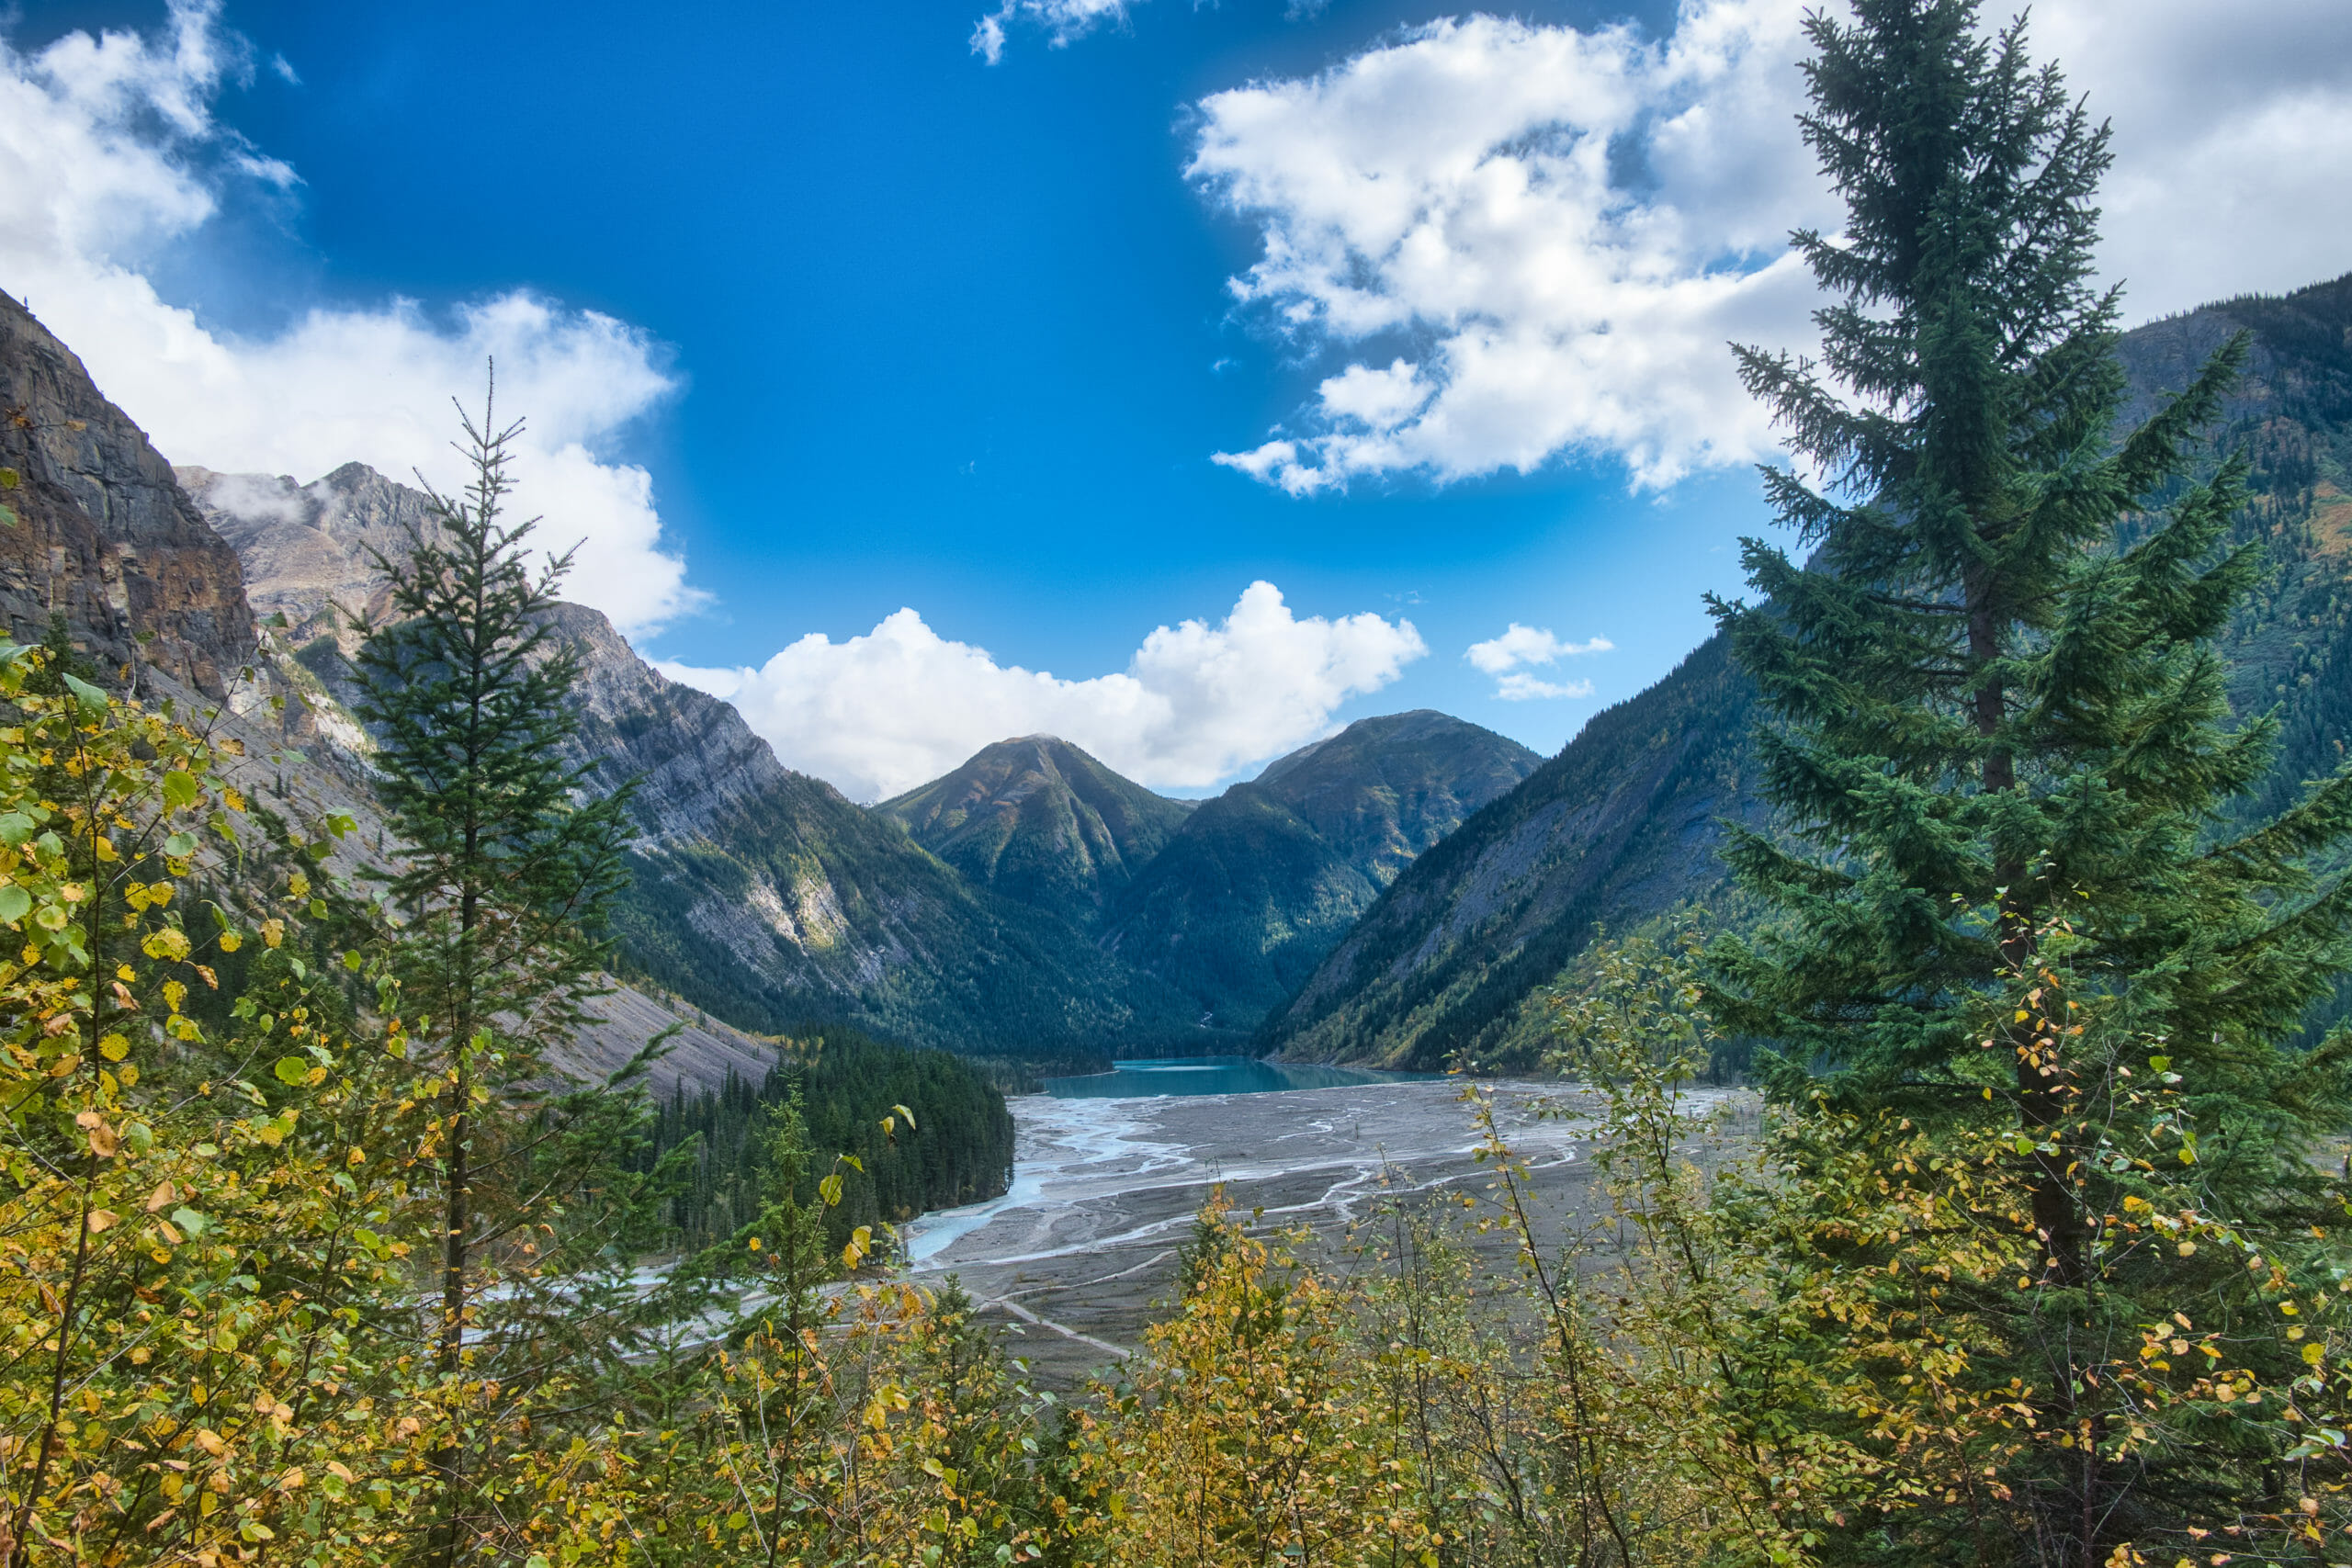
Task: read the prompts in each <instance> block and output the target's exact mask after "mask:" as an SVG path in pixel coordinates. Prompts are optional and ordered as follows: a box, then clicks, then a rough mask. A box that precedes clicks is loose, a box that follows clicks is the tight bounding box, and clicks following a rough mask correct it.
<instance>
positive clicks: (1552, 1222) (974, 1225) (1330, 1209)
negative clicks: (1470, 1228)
mask: <svg viewBox="0 0 2352 1568" xmlns="http://www.w3.org/2000/svg"><path fill="white" fill-rule="evenodd" d="M1480 1087H1481V1088H1482V1089H1487V1090H1490V1091H1491V1092H1492V1093H1493V1094H1494V1095H1495V1098H1496V1105H1497V1113H1498V1122H1500V1124H1501V1125H1502V1128H1503V1131H1504V1134H1505V1136H1506V1137H1507V1139H1508V1140H1509V1141H1510V1145H1511V1147H1512V1149H1513V1151H1514V1152H1515V1154H1516V1155H1517V1156H1518V1158H1519V1160H1520V1161H1521V1164H1522V1165H1524V1167H1525V1168H1527V1170H1528V1173H1529V1177H1530V1183H1531V1187H1532V1191H1533V1194H1534V1198H1535V1205H1534V1206H1535V1208H1536V1209H1537V1211H1538V1212H1539V1213H1540V1215H1541V1216H1542V1221H1541V1223H1543V1224H1546V1225H1549V1226H1551V1227H1555V1234H1553V1235H1547V1236H1546V1237H1545V1240H1546V1243H1547V1245H1549V1244H1554V1243H1556V1242H1557V1241H1558V1240H1559V1239H1560V1238H1561V1236H1562V1235H1564V1234H1565V1227H1566V1225H1567V1224H1569V1223H1570V1222H1571V1220H1576V1221H1578V1222H1579V1223H1591V1222H1593V1221H1597V1220H1598V1219H1599V1218H1600V1216H1601V1215H1602V1213H1604V1212H1605V1210H1606V1207H1607V1201H1606V1199H1605V1198H1604V1197H1603V1196H1602V1195H1601V1194H1600V1192H1599V1191H1597V1190H1595V1184H1594V1179H1593V1178H1594V1174H1595V1173H1594V1168H1593V1165H1592V1162H1591V1160H1590V1158H1589V1152H1590V1138H1589V1130H1588V1125H1589V1124H1588V1123H1587V1122H1586V1121H1585V1119H1584V1118H1583V1117H1582V1116H1581V1115H1580V1114H1579V1113H1578V1111H1579V1108H1578V1104H1577V1100H1576V1098H1575V1097H1574V1096H1573V1094H1568V1093H1564V1089H1566V1086H1564V1085H1560V1084H1556V1083H1555V1084H1550V1085H1537V1084H1532V1083H1524V1082H1510V1083H1489V1084H1485V1085H1481V1086H1480ZM1463 1088H1464V1085H1463V1084H1462V1082H1460V1081H1459V1080H1455V1081H1426V1080H1425V1081H1419V1082H1399V1083H1380V1084H1361V1085H1350V1086H1347V1087H1343V1088H1335V1089H1295V1090H1289V1091H1285V1092H1282V1093H1272V1094H1229V1095H1191V1096H1172V1095H1171V1096H1165V1097H1160V1098H1155V1099H1139V1100H1058V1099H1053V1098H1050V1097H1047V1096H1045V1095H1028V1096H1023V1097H1021V1098H1018V1099H1015V1100H1012V1101H1010V1102H1009V1103H1010V1104H1011V1106H1012V1114H1013V1119H1014V1123H1015V1126H1016V1128H1017V1130H1018V1145H1017V1150H1016V1156H1015V1157H1016V1164H1015V1168H1014V1172H1013V1180H1012V1190H1011V1191H1010V1192H1008V1193H1007V1194H1006V1195H1005V1196H1003V1197H1001V1198H999V1199H995V1200H993V1201H989V1202H986V1203H976V1204H972V1205H970V1206H968V1207H967V1208H962V1209H951V1210H947V1211H944V1212H942V1213H934V1214H930V1215H926V1216H925V1217H924V1218H922V1219H921V1220H918V1221H916V1222H915V1223H914V1224H912V1225H911V1226H910V1227H909V1239H908V1250H909V1253H910V1261H911V1264H912V1269H913V1272H914V1274H915V1275H916V1277H917V1278H918V1279H924V1280H930V1281H936V1280H939V1279H940V1278H942V1277H944V1275H946V1274H949V1273H953V1274H955V1275H956V1276H957V1277H958V1279H959V1280H960V1281H961V1283H962V1284H963V1286H964V1288H965V1289H966V1290H967V1291H968V1292H970V1293H971V1294H972V1296H973V1297H974V1298H975V1299H976V1300H978V1302H980V1303H983V1305H984V1306H985V1307H986V1308H987V1315H988V1316H989V1318H990V1319H991V1320H993V1321H998V1322H1001V1323H1004V1324H1006V1325H1007V1326H1009V1327H1012V1328H1013V1329H1014V1330H1015V1331H1016V1334H1017V1337H1015V1338H1014V1340H1013V1341H1012V1347H1011V1348H1012V1352H1013V1353H1014V1354H1015V1355H1018V1356H1021V1357H1023V1358H1024V1359H1027V1360H1028V1362H1029V1364H1030V1369H1031V1371H1032V1373H1033V1375H1034V1377H1035V1380H1036V1382H1038V1383H1039V1385H1040V1386H1043V1387H1046V1388H1052V1389H1057V1390H1062V1391H1067V1390H1069V1389H1070V1388H1073V1387H1075V1386H1076V1385H1077V1384H1079V1383H1080V1382H1082V1381H1083V1380H1084V1378H1085V1377H1086V1375H1087V1374H1088V1373H1090V1372H1092V1371H1097V1370H1099V1369H1102V1368H1103V1367H1105V1366H1107V1365H1109V1364H1110V1363H1112V1362H1114V1361H1115V1360H1118V1359H1122V1358H1124V1357H1125V1356H1126V1355H1127V1354H1129V1353H1130V1352H1132V1351H1133V1350H1134V1349H1136V1348H1137V1347H1138V1346H1139V1345H1140V1344H1141V1342H1142V1335H1143V1329H1144V1326H1145V1325H1146V1324H1147V1323H1148V1322H1149V1321H1150V1320H1151V1319H1152V1317H1153V1316H1154V1315H1155V1305H1156V1303H1166V1302H1168V1301H1169V1300H1170V1298H1171V1297H1172V1296H1173V1295H1174V1292H1175V1284H1174V1281H1175V1278H1176V1271H1177V1266H1178V1265H1177V1258H1178V1252H1179V1249H1180V1248H1181V1247H1182V1246H1183V1244H1184V1242H1185V1240H1186V1238H1187V1237H1188V1235H1190V1234H1191V1230H1192V1225H1193V1214H1194V1213H1195V1212H1196V1211H1197V1210H1198V1209H1199V1207H1200V1206H1201V1204H1202V1202H1203V1201H1204V1200H1205V1199H1206V1198H1207V1197H1208V1195H1209V1193H1210V1191H1211V1190H1212V1189H1213V1188H1214V1187H1215V1186H1216V1184H1217V1183H1218V1182H1223V1183H1224V1184H1225V1187H1226V1191H1227V1196H1228V1197H1229V1198H1230V1200H1231V1201H1232V1202H1233V1204H1234V1205H1235V1207H1236V1208H1237V1209H1239V1210H1243V1211H1250V1210H1257V1211H1260V1212H1261V1218H1262V1221H1263V1222H1264V1224H1266V1226H1267V1227H1268V1228H1270V1229H1272V1228H1279V1229H1295V1228H1300V1227H1303V1228H1304V1229H1305V1230H1306V1231H1307V1232H1308V1233H1309V1240H1308V1241H1307V1243H1306V1247H1305V1249H1304V1250H1305V1253H1306V1256H1308V1257H1311V1258H1315V1259H1316V1260H1317V1261H1318V1262H1321V1263H1324V1264H1328V1265H1332V1266H1337V1267H1345V1266H1346V1258H1347V1246H1346V1244H1347V1239H1348V1234H1349V1231H1350V1228H1351V1225H1354V1224H1358V1223H1360V1222H1363V1221H1365V1220H1367V1219H1369V1218H1371V1217H1372V1216H1373V1214H1374V1210H1375V1208H1376V1206H1377V1204H1378V1202H1379V1200H1380V1199H1381V1198H1382V1197H1383V1196H1384V1194H1390V1193H1396V1194H1403V1195H1406V1196H1407V1197H1408V1199H1409V1200H1413V1201H1438V1200H1440V1199H1442V1198H1447V1197H1455V1198H1458V1197H1459V1196H1460V1195H1462V1194H1464V1193H1466V1194H1470V1195H1472V1196H1474V1197H1476V1198H1477V1199H1479V1200H1481V1202H1480V1204H1479V1209H1480V1211H1481V1212H1483V1213H1487V1214H1492V1213H1494V1211H1493V1210H1492V1209H1491V1207H1489V1206H1488V1205H1487V1204H1486V1203H1485V1202H1484V1201H1483V1200H1484V1199H1485V1198H1486V1196H1487V1188H1488V1184H1489V1182H1490V1181H1491V1180H1492V1179H1493V1178H1492V1172H1491V1169H1490V1168H1489V1167H1488V1166H1487V1165H1484V1164H1481V1163H1479V1162H1478V1161H1477V1160H1476V1157H1475V1152H1476V1148H1477V1145H1478V1134H1477V1130H1476V1126H1475V1125H1474V1123H1473V1120H1472V1108H1471V1107H1470V1106H1468V1105H1466V1104H1464V1103H1463V1099H1462V1094H1463ZM1696 1092H1697V1095H1698V1096H1699V1097H1701V1098H1703V1099H1704V1100H1708V1101H1710V1102H1717V1103H1722V1104H1724V1106H1725V1108H1726V1110H1728V1111H1730V1112H1731V1122H1730V1125H1729V1130H1730V1131H1732V1132H1733V1133H1734V1134H1736V1133H1737V1132H1738V1131H1740V1130H1742V1128H1743V1127H1747V1126H1752V1125H1753V1117H1754V1111H1753V1106H1752V1101H1751V1100H1749V1099H1748V1097H1747V1096H1741V1095H1733V1094H1730V1093H1727V1092H1724V1091H1717V1090H1704V1089H1702V1090H1699V1091H1696ZM1546 1102H1548V1103H1550V1104H1551V1105H1552V1106H1554V1107H1555V1110H1557V1111H1563V1112H1565V1114H1561V1115H1555V1116H1549V1117H1541V1116H1539V1115H1538V1114H1536V1109H1537V1107H1538V1106H1539V1105H1541V1104H1544V1103H1546ZM1693 1153H1694V1156H1695V1155H1697V1154H1698V1151H1697V1150H1694V1151H1693ZM1473 1239H1474V1243H1475V1245H1476V1247H1477V1249H1478V1251H1479V1253H1480V1254H1481V1258H1482V1261H1483V1262H1484V1263H1485V1264H1486V1265H1487V1267H1488V1268H1490V1269H1510V1268H1511V1267H1512V1266H1513V1259H1514V1258H1515V1252H1516V1249H1515V1244H1514V1242H1513V1241H1512V1239H1511V1238H1510V1236H1509V1235H1505V1234H1503V1233H1502V1232H1500V1231H1499V1230H1494V1231H1490V1232H1489V1233H1487V1234H1486V1235H1482V1236H1474V1238H1473Z"/></svg>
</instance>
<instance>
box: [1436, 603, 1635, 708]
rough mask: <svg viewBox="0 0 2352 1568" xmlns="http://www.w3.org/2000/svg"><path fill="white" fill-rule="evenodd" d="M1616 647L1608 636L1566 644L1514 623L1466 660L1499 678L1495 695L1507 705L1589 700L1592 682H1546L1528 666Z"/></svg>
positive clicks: (1471, 651) (1469, 653)
mask: <svg viewBox="0 0 2352 1568" xmlns="http://www.w3.org/2000/svg"><path fill="white" fill-rule="evenodd" d="M1614 647H1616V644H1614V643H1612V642H1611V641H1610V640H1609V639H1608V638H1607V637H1592V638H1589V639H1588V640H1586V641H1584V642H1566V641H1563V640H1562V639H1561V638H1559V637H1554V636H1553V635H1552V634H1551V633H1550V632H1548V631H1544V630H1541V629H1539V628H1538V627H1535V626H1521V625H1520V624H1519V623H1518V622H1517V621H1513V622H1512V623H1511V624H1510V626H1509V627H1508V628H1507V629H1506V630H1505V631H1504V632H1503V634H1502V636H1500V637H1488V638H1487V640H1486V641H1484V642H1474V643H1472V644H1471V645H1470V646H1469V648H1468V649H1466V650H1464V654H1463V657H1464V658H1465V659H1467V660H1470V662H1471V663H1472V664H1473V665H1474V666H1476V668H1477V669H1478V670H1480V671H1483V672H1484V673H1486V674H1488V675H1492V676H1494V677H1495V695H1496V696H1498V697H1499V698H1501V699H1502V700H1503V701H1504V702H1507V703H1523V702H1529V701H1532V700H1533V699H1534V698H1537V697H1589V696H1590V695H1592V682H1589V681H1559V682H1552V681H1545V680H1543V679H1541V678H1540V677H1538V676H1537V675H1535V674H1534V673H1532V671H1530V670H1529V669H1528V666H1530V665H1539V664H1556V663H1558V662H1559V661H1560V660H1563V659H1573V658H1576V657H1577V656H1578V655H1580V654H1587V653H1606V652H1608V651H1609V650H1610V649H1612V648H1614Z"/></svg>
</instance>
